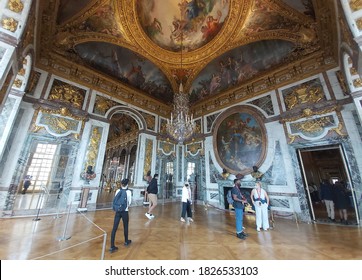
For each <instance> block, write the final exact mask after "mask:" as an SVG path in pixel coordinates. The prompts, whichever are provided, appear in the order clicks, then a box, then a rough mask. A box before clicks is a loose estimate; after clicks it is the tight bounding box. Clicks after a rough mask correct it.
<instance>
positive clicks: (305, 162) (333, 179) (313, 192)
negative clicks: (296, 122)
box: [298, 145, 358, 225]
mask: <svg viewBox="0 0 362 280" xmlns="http://www.w3.org/2000/svg"><path fill="white" fill-rule="evenodd" d="M298 155H299V160H300V164H301V168H302V175H303V178H304V186H305V188H304V189H305V194H306V197H307V198H308V203H309V209H310V213H311V218H312V220H314V221H315V222H317V223H333V224H336V223H337V224H341V225H356V224H358V216H357V215H358V212H357V211H356V203H355V202H356V200H355V195H354V193H353V188H351V181H350V177H349V173H348V170H347V165H346V161H345V158H344V154H343V151H342V148H341V146H340V145H331V146H323V147H313V148H304V149H299V150H298ZM323 180H328V181H329V182H330V183H331V184H332V187H331V188H332V193H333V210H334V217H332V218H330V217H329V216H330V214H331V213H328V212H327V208H326V203H325V201H324V200H322V198H323V197H322V195H323V193H324V191H322V192H321V182H322V181H323ZM337 182H340V183H342V184H343V186H344V188H343V192H340V191H337V185H338V183H337ZM342 196H345V199H346V201H348V203H347V204H346V206H345V207H344V206H340V205H341V204H340V201H341V199H342ZM338 206H339V207H338ZM342 208H345V210H343V209H342ZM345 212H347V222H346V220H345ZM333 218H334V219H333Z"/></svg>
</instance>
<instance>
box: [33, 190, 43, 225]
mask: <svg viewBox="0 0 362 280" xmlns="http://www.w3.org/2000/svg"><path fill="white" fill-rule="evenodd" d="M44 193H45V188H44V187H42V192H41V193H40V195H39V198H38V202H37V209H38V213H37V214H36V217H35V218H34V219H33V221H39V220H41V219H40V218H39V213H40V209H41V204H42V203H43V197H44Z"/></svg>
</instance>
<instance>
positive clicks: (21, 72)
mask: <svg viewBox="0 0 362 280" xmlns="http://www.w3.org/2000/svg"><path fill="white" fill-rule="evenodd" d="M23 65H26V64H23ZM18 75H19V76H24V75H25V69H24V67H23V68H21V69H20V70H19V71H18Z"/></svg>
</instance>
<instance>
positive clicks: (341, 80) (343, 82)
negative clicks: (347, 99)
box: [336, 71, 350, 95]
mask: <svg viewBox="0 0 362 280" xmlns="http://www.w3.org/2000/svg"><path fill="white" fill-rule="evenodd" d="M336 76H337V80H338V83H339V85H340V86H341V89H342V91H343V94H344V95H348V94H349V93H350V91H349V87H348V86H347V83H346V79H345V78H344V76H343V73H342V71H337V72H336Z"/></svg>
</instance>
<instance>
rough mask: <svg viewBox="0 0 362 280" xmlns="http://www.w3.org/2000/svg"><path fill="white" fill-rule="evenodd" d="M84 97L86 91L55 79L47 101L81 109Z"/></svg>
mask: <svg viewBox="0 0 362 280" xmlns="http://www.w3.org/2000/svg"><path fill="white" fill-rule="evenodd" d="M85 95H86V90H84V89H81V88H78V87H75V86H73V85H70V84H67V83H64V82H62V81H59V80H56V79H55V80H54V82H53V85H52V88H51V90H50V93H49V96H48V100H53V101H56V102H59V103H62V104H66V105H69V106H72V107H75V108H77V109H82V106H83V102H84V99H85Z"/></svg>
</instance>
